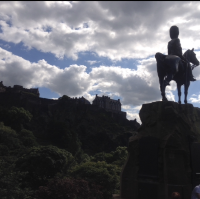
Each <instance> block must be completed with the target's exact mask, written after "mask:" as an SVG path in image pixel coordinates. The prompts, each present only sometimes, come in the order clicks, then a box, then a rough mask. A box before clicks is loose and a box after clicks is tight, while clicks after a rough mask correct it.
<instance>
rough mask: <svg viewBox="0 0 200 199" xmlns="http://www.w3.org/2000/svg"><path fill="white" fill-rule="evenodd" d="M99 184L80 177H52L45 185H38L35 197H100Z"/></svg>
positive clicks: (39, 198)
mask: <svg viewBox="0 0 200 199" xmlns="http://www.w3.org/2000/svg"><path fill="white" fill-rule="evenodd" d="M101 197H102V192H101V191H99V186H97V185H95V184H89V183H88V182H87V181H85V180H82V179H73V178H72V179H69V178H65V179H59V178H54V179H52V180H51V181H50V182H49V183H48V184H47V186H41V187H39V190H38V191H37V192H36V199H55V198H56V199H63V198H66V199H67V198H69V199H74V198H77V199H92V198H101Z"/></svg>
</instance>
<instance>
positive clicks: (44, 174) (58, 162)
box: [16, 146, 75, 188]
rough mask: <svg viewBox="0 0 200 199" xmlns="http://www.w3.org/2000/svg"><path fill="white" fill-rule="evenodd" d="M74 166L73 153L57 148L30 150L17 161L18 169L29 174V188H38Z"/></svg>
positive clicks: (34, 148)
mask: <svg viewBox="0 0 200 199" xmlns="http://www.w3.org/2000/svg"><path fill="white" fill-rule="evenodd" d="M73 164H75V161H74V157H73V156H72V154H71V153H69V152H67V151H65V150H62V149H59V148H57V147H55V146H39V147H32V148H30V149H29V150H28V151H27V152H26V153H25V154H24V155H23V156H22V157H20V158H19V159H18V160H17V161H16V169H17V170H19V171H21V172H27V175H26V179H24V180H25V181H27V183H28V186H29V185H30V186H31V187H33V188H38V187H39V186H41V185H44V184H45V183H46V182H47V180H48V179H51V178H53V177H54V176H55V175H56V174H57V173H58V172H64V173H65V172H66V171H67V170H68V169H69V168H70V167H71V166H72V165H73Z"/></svg>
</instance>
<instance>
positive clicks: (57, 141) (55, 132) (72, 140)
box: [47, 120, 81, 155]
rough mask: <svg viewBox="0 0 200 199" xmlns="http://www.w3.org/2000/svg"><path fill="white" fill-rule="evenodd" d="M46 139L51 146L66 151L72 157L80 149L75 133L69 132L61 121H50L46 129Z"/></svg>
mask: <svg viewBox="0 0 200 199" xmlns="http://www.w3.org/2000/svg"><path fill="white" fill-rule="evenodd" d="M47 139H49V140H50V141H51V143H52V144H53V145H56V146H57V147H59V148H62V149H66V150H67V151H69V152H70V153H72V154H73V155H75V154H76V153H77V152H79V151H80V149H81V142H80V140H79V139H78V135H77V133H76V132H75V131H73V130H70V129H69V127H68V126H67V125H66V123H64V122H61V121H55V120H53V121H51V122H49V126H48V129H47Z"/></svg>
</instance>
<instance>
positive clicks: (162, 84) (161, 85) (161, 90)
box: [159, 77, 167, 101]
mask: <svg viewBox="0 0 200 199" xmlns="http://www.w3.org/2000/svg"><path fill="white" fill-rule="evenodd" d="M159 83H160V92H161V95H162V101H167V98H166V96H165V87H166V86H165V85H164V84H165V82H164V77H159Z"/></svg>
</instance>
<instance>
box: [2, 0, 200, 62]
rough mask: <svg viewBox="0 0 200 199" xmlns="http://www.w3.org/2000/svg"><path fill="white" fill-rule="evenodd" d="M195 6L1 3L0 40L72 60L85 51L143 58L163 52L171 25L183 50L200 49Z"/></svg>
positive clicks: (163, 3)
mask: <svg viewBox="0 0 200 199" xmlns="http://www.w3.org/2000/svg"><path fill="white" fill-rule="evenodd" d="M190 4H191V5H190ZM198 7H199V2H191V3H188V2H173V3H171V2H134V1H133V2H115V3H113V2H96V1H94V2H81V1H80V2H41V1H38V2H1V7H0V13H1V14H0V26H1V30H2V32H1V33H0V39H2V40H4V41H9V42H13V43H19V42H23V44H24V45H25V46H27V47H28V48H33V47H34V48H36V49H37V50H39V51H42V52H51V53H53V54H55V55H56V57H58V58H63V57H64V56H67V57H71V58H73V59H77V58H78V53H79V52H84V51H91V52H96V53H97V54H98V55H99V56H105V57H108V58H110V59H112V60H120V59H121V58H145V57H148V56H151V55H154V54H155V53H156V52H158V51H160V52H163V53H166V50H167V42H168V41H169V40H170V38H169V33H168V32H169V30H168V29H169V27H170V26H171V25H174V24H176V25H178V26H179V28H180V38H181V44H182V47H183V49H187V48H193V47H194V48H200V39H199V30H200V27H199V22H200V17H199V16H200V14H199V9H198ZM144 13H145V14H144ZM180 16H181V17H180ZM47 29H49V30H50V31H47Z"/></svg>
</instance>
